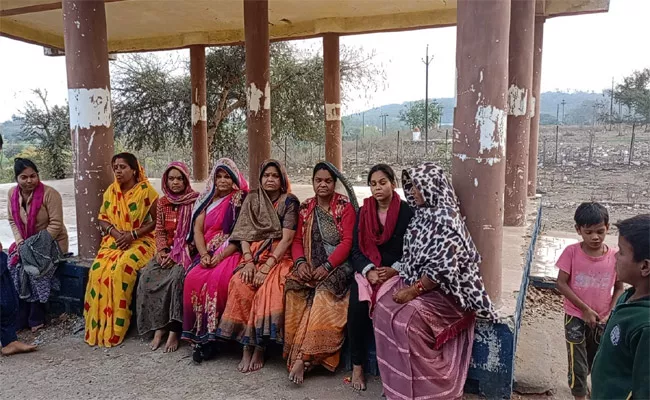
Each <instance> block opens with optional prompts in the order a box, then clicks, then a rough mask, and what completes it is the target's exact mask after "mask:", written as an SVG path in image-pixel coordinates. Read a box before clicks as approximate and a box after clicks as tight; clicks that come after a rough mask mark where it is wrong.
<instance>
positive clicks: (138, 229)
mask: <svg viewBox="0 0 650 400" xmlns="http://www.w3.org/2000/svg"><path fill="white" fill-rule="evenodd" d="M111 165H112V167H113V173H114V175H115V181H114V182H113V183H112V184H111V185H110V186H109V187H108V189H106V191H105V192H104V204H102V206H101V208H100V211H99V226H100V229H101V231H102V235H103V239H102V243H101V246H100V248H99V252H98V253H97V258H95V261H93V263H92V266H91V267H90V275H89V276H88V286H87V287H86V296H85V301H84V319H85V322H86V336H85V340H86V343H88V344H89V345H91V346H95V345H97V346H103V347H112V346H117V345H119V344H120V343H122V341H123V340H124V337H125V335H126V332H127V330H128V329H129V325H130V323H131V300H132V295H133V289H135V287H134V286H135V281H136V277H137V271H138V270H139V269H140V268H142V267H144V266H145V265H147V264H148V263H149V261H151V259H152V258H153V256H154V254H155V252H156V245H155V240H154V236H153V230H154V228H155V226H156V208H157V203H158V193H157V192H156V190H155V189H154V188H153V187H152V186H151V184H150V183H149V180H148V179H147V176H146V175H145V173H144V169H143V168H142V167H141V166H140V164H138V160H137V159H136V158H135V156H134V155H133V154H130V153H120V154H116V155H115V156H113V159H112V160H111Z"/></svg>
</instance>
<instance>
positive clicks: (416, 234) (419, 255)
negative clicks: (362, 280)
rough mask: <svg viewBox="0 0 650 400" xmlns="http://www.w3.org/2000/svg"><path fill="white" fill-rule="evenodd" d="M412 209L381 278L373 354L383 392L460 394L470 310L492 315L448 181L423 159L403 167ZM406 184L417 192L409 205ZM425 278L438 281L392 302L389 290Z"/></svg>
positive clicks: (426, 395) (432, 396)
mask: <svg viewBox="0 0 650 400" xmlns="http://www.w3.org/2000/svg"><path fill="white" fill-rule="evenodd" d="M402 185H403V187H404V193H405V194H406V198H407V201H408V202H409V204H410V205H411V207H412V208H413V209H414V210H415V215H414V217H413V219H411V222H410V223H409V227H408V229H407V232H406V235H405V236H404V253H403V255H402V259H401V260H400V261H399V262H397V263H396V264H398V265H396V266H395V267H396V269H397V270H398V271H399V276H394V277H393V278H391V279H390V280H388V281H387V282H386V283H384V284H383V285H382V286H381V288H380V289H379V291H378V294H377V299H378V300H377V305H376V308H375V313H374V321H375V324H374V325H375V339H376V343H377V361H378V363H379V370H380V372H381V377H382V384H383V386H384V393H385V394H386V397H387V398H388V399H411V398H427V399H460V398H462V395H463V386H464V384H465V379H466V378H467V371H468V368H469V363H470V359H471V354H472V345H473V340H474V325H475V318H476V315H478V316H485V317H486V318H494V317H495V316H496V314H495V312H494V308H493V307H492V303H491V302H490V300H489V297H488V296H487V292H486V291H485V288H484V286H483V281H482V280H481V277H480V274H479V270H478V262H480V256H479V254H478V251H477V250H476V247H475V246H474V243H473V241H472V238H471V237H470V235H469V231H468V230H467V227H466V226H465V222H464V221H463V218H462V216H461V215H460V210H459V207H458V200H457V198H456V195H455V193H454V189H453V187H452V186H451V183H450V182H449V180H448V179H447V177H446V176H445V174H444V172H443V171H442V169H441V168H440V167H438V166H437V165H435V164H432V163H425V164H422V165H421V166H419V167H416V168H411V169H409V170H407V171H404V172H403V175H402ZM413 185H416V186H415V187H416V188H417V189H418V191H419V192H420V193H421V194H422V197H423V198H424V201H425V202H424V204H423V205H417V204H416V203H415V199H414V197H413V195H412V193H411V188H412V186H413ZM422 277H427V278H429V279H430V280H432V281H433V282H435V283H437V284H438V286H437V287H436V288H435V289H434V290H432V291H428V292H425V293H423V294H420V295H419V296H417V297H415V298H414V299H412V300H411V301H409V302H407V303H404V304H397V303H396V302H395V301H394V300H393V293H395V292H396V291H397V290H400V289H403V288H406V287H408V286H411V285H413V284H414V283H415V282H416V281H418V280H419V279H421V278H422Z"/></svg>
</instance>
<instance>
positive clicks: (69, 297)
mask: <svg viewBox="0 0 650 400" xmlns="http://www.w3.org/2000/svg"><path fill="white" fill-rule="evenodd" d="M88 271H89V267H88V266H86V265H83V263H80V262H78V261H76V260H68V261H65V262H63V263H61V265H59V268H58V269H57V271H56V277H57V278H58V279H59V280H60V282H61V290H60V291H59V292H55V293H52V295H51V296H50V302H49V312H50V313H51V314H56V315H60V314H62V313H68V314H78V315H82V314H83V301H84V294H85V292H86V284H87V283H88Z"/></svg>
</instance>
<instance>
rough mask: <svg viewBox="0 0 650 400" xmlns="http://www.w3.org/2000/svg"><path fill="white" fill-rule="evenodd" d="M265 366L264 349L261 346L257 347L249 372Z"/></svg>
mask: <svg viewBox="0 0 650 400" xmlns="http://www.w3.org/2000/svg"><path fill="white" fill-rule="evenodd" d="M263 366H264V349H263V348H261V347H256V348H255V352H254V353H253V358H251V363H250V364H249V365H248V372H254V371H258V370H260V369H262V367H263Z"/></svg>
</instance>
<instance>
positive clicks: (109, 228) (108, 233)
mask: <svg viewBox="0 0 650 400" xmlns="http://www.w3.org/2000/svg"><path fill="white" fill-rule="evenodd" d="M113 229H115V227H114V226H113V225H111V226H109V227H108V229H107V230H106V235H104V236H108V235H110V234H111V231H112V230H113Z"/></svg>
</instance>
